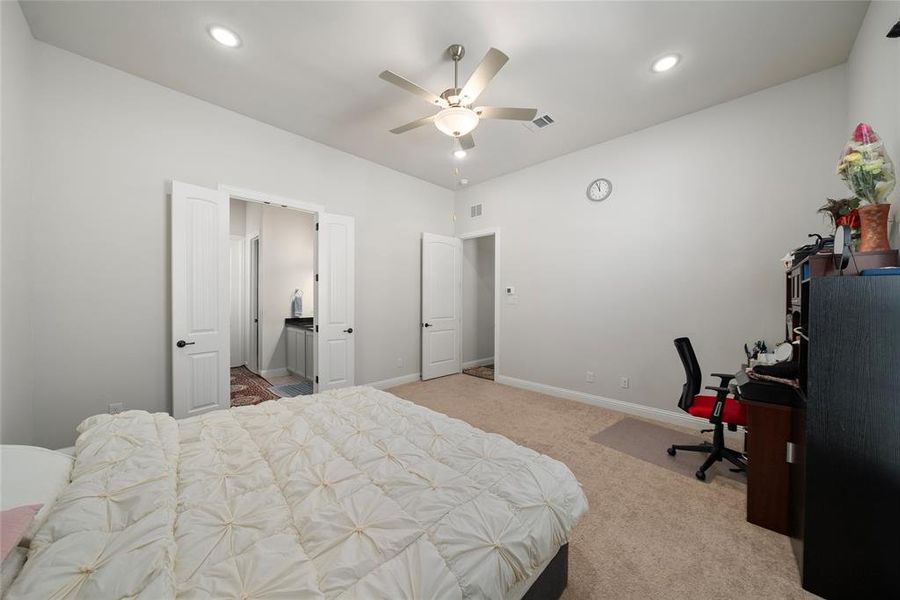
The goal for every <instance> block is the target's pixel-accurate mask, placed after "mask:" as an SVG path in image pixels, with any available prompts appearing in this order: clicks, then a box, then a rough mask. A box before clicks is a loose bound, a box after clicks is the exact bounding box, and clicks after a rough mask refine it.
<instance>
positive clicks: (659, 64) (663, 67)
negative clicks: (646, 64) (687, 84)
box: [650, 54, 681, 73]
mask: <svg viewBox="0 0 900 600" xmlns="http://www.w3.org/2000/svg"><path fill="white" fill-rule="evenodd" d="M679 62H681V57H680V56H679V55H677V54H666V55H665V56H661V57H659V58H657V59H656V60H654V61H653V64H652V65H651V66H650V70H651V71H653V72H654V73H665V72H666V71H669V70H671V69H674V68H675V65H677V64H678V63H679Z"/></svg>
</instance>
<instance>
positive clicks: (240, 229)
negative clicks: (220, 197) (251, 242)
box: [228, 198, 247, 237]
mask: <svg viewBox="0 0 900 600" xmlns="http://www.w3.org/2000/svg"><path fill="white" fill-rule="evenodd" d="M228 233H229V234H230V235H239V236H241V237H244V236H245V235H246V234H247V203H246V202H244V201H243V200H235V199H234V198H232V199H231V202H230V204H229V210H228Z"/></svg>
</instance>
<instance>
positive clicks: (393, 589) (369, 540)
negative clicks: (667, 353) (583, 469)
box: [6, 387, 587, 600]
mask: <svg viewBox="0 0 900 600" xmlns="http://www.w3.org/2000/svg"><path fill="white" fill-rule="evenodd" d="M78 431H79V434H80V435H79V437H78V441H77V442H76V446H75V457H76V458H75V463H74V466H73V470H72V475H71V483H69V485H68V486H67V487H66V488H64V489H63V491H62V492H61V493H60V495H59V497H58V498H57V500H56V502H55V503H54V504H53V506H52V508H51V510H50V512H49V514H48V516H47V519H46V520H45V521H44V523H43V524H42V525H41V527H40V528H39V529H38V531H37V532H36V534H35V535H34V538H33V539H32V540H31V546H30V550H29V553H28V559H27V561H26V563H25V565H24V567H23V568H22V571H21V572H20V573H19V575H18V577H17V578H16V579H15V581H14V582H13V584H12V586H11V587H10V588H9V590H8V592H7V596H6V597H7V598H10V599H18V598H54V599H57V598H122V597H129V598H145V599H153V600H156V599H159V598H175V597H177V598H235V599H238V598H239V599H242V600H244V599H250V598H253V599H261V598H273V599H274V598H279V599H306V598H310V599H313V598H339V599H342V600H344V599H348V600H349V599H366V600H369V599H375V598H390V599H392V600H393V599H401V598H410V599H420V598H421V599H425V598H435V599H462V598H490V599H510V600H518V599H520V598H523V597H527V598H532V597H534V598H537V597H542V598H544V597H547V594H552V595H557V596H558V594H559V593H560V592H561V591H562V587H564V586H565V573H566V552H567V548H568V546H567V543H568V540H569V536H570V534H571V531H572V528H573V526H574V525H575V524H576V522H577V521H578V519H579V517H581V515H582V514H584V512H585V511H586V510H587V501H586V499H585V497H584V494H583V493H582V491H581V488H580V486H579V484H578V482H577V481H576V479H575V477H574V476H573V475H572V473H571V472H570V471H569V469H568V468H567V467H566V466H565V465H563V464H562V463H560V462H558V461H555V460H553V459H551V458H549V457H547V456H544V455H542V454H538V453H537V452H534V451H532V450H529V449H528V448H524V447H521V446H518V445H516V444H514V443H513V442H511V441H509V440H508V439H506V438H504V437H502V436H500V435H496V434H491V433H485V432H483V431H481V430H478V429H476V428H474V427H472V426H470V425H468V424H466V423H464V422H462V421H460V420H457V419H453V418H450V417H448V416H446V415H442V414H439V413H436V412H433V411H431V410H428V409H426V408H424V407H421V406H418V405H416V404H413V403H411V402H407V401H405V400H402V399H400V398H397V397H396V396H393V395H392V394H390V393H387V392H383V391H380V390H376V389H373V388H370V387H353V388H344V389H340V390H332V391H328V392H325V393H321V394H316V395H312V396H299V397H296V398H285V399H281V400H278V401H270V402H264V403H262V404H259V405H256V406H247V407H240V408H234V409H230V410H224V411H217V412H212V413H207V414H204V415H201V416H198V417H193V418H189V419H184V420H180V421H176V420H174V419H173V418H171V417H170V416H169V415H167V414H150V413H147V412H143V411H128V412H124V413H121V414H119V415H96V416H93V417H90V418H88V419H86V420H85V421H84V422H83V423H82V424H81V425H80V426H79V428H78ZM560 580H561V581H560ZM560 586H562V587H560ZM529 590H531V593H529Z"/></svg>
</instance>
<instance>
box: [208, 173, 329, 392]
mask: <svg viewBox="0 0 900 600" xmlns="http://www.w3.org/2000/svg"><path fill="white" fill-rule="evenodd" d="M218 190H219V191H220V192H225V194H226V195H227V196H228V198H229V200H230V199H234V200H243V201H245V202H256V203H258V204H268V205H270V206H280V207H281V208H291V209H294V210H299V211H303V212H306V213H312V214H313V216H314V219H315V222H316V226H317V227H318V223H319V221H320V220H321V217H322V215H323V214H324V213H325V205H324V204H318V203H316V202H306V201H303V200H294V199H293V198H285V197H283V196H276V195H275V194H269V193H266V192H258V191H256V190H248V189H246V188H240V187H237V186H233V185H228V184H224V183H220V184H219V185H218ZM228 225H229V231H230V226H231V215H230V214H229V221H228ZM318 244H319V240H318V236H315V248H314V252H315V253H316V255H318V252H319V248H318ZM260 252H262V249H261V248H260ZM317 262H318V261H314V263H317ZM316 266H318V265H316ZM314 268H315V267H314ZM316 274H317V275H318V274H319V273H316ZM316 285H318V284H316ZM257 310H258V311H259V308H258V307H257ZM318 313H319V307H318V303H317V304H316V306H315V309H314V310H313V324H314V325H315V326H318V321H319V318H318ZM259 316H260V318H261V317H262V312H261V311H260V312H259ZM258 327H259V324H258V323H257V328H258ZM315 329H316V327H314V328H313V330H314V333H315ZM257 330H258V329H257ZM315 335H316V341H317V342H318V333H315ZM261 337H262V336H261V335H260V334H259V333H257V338H256V347H257V356H258V355H259V348H260V347H261V346H262V344H261V340H260V338H261ZM315 346H316V347H318V343H316V344H315ZM229 360H230V359H229ZM257 360H259V359H257ZM313 365H314V370H315V373H314V374H313V376H312V377H310V379H312V381H313V391H314V392H318V391H319V384H318V383H317V382H316V379H317V377H318V374H319V361H318V357H316V359H315V360H314V361H313ZM257 366H258V367H260V368H259V371H260V372H261V371H262V368H261V365H257Z"/></svg>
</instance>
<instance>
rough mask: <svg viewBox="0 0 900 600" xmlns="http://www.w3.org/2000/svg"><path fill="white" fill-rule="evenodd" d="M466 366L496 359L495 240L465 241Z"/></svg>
mask: <svg viewBox="0 0 900 600" xmlns="http://www.w3.org/2000/svg"><path fill="white" fill-rule="evenodd" d="M462 271H463V284H462V288H463V314H462V347H463V353H462V361H463V363H467V362H472V361H477V360H482V359H488V358H493V356H494V236H484V237H478V238H472V239H468V240H463V269H462Z"/></svg>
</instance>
